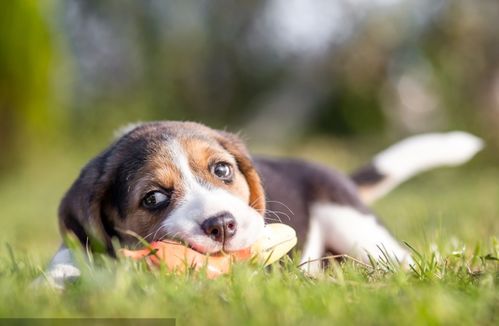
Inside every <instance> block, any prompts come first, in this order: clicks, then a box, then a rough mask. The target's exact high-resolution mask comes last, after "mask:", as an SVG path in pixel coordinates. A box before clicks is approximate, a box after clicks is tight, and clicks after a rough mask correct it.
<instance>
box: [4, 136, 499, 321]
mask: <svg viewBox="0 0 499 326" xmlns="http://www.w3.org/2000/svg"><path fill="white" fill-rule="evenodd" d="M321 148H322V146H321ZM314 151H315V149H314V148H313V147H310V148H309V147H308V146H305V147H304V148H303V149H302V150H301V152H300V155H304V156H308V155H309V154H310V153H314ZM93 153H95V151H94V150H92V149H88V150H85V149H83V150H82V149H81V148H80V149H78V148H76V149H68V150H65V151H60V150H58V149H54V150H53V151H51V152H44V155H35V156H34V157H33V160H32V161H31V163H29V164H27V165H26V166H23V167H22V168H20V169H19V171H17V172H16V173H13V174H12V175H11V176H9V177H7V178H5V179H3V180H2V182H1V183H0V230H2V231H1V234H0V317H173V318H176V319H177V322H178V324H180V325H190V324H236V325H238V324H244V325H246V324H277V323H279V324H304V325H310V324H328V325H330V324H332V323H336V324H338V325H341V324H397V325H399V324H449V325H454V324H497V323H498V322H499V317H498V314H497V311H499V287H498V282H499V268H498V267H499V266H498V265H499V264H498V261H497V260H496V259H497V258H496V257H498V251H499V244H498V243H497V240H495V237H496V236H497V235H498V234H499V223H498V221H499V219H498V217H499V200H498V199H499V185H498V183H497V180H499V168H498V167H497V164H493V162H492V163H491V162H485V161H482V162H480V160H478V162H477V163H472V164H470V165H469V166H466V167H460V168H455V169H447V170H438V171H434V172H431V173H427V174H425V175H423V176H421V177H418V178H416V179H415V180H412V181H411V182H409V183H407V184H405V185H403V186H401V187H400V188H399V189H397V190H396V191H395V192H393V193H392V194H390V195H389V196H387V197H386V198H385V199H383V200H382V201H380V202H379V203H377V204H376V206H375V207H374V210H375V211H376V212H377V213H378V214H379V215H380V216H382V220H383V222H384V223H385V224H386V225H387V226H388V227H389V228H390V229H391V230H392V231H393V233H394V234H395V235H396V236H397V238H398V239H401V240H403V241H406V242H407V243H409V244H410V245H411V246H412V247H413V248H414V249H415V251H416V252H415V255H414V256H415V259H416V261H417V262H418V265H417V266H416V267H415V270H414V271H409V272H407V271H401V270H400V269H399V268H397V266H396V265H394V264H390V263H379V264H376V265H374V266H364V265H361V264H358V263H356V262H354V261H352V260H349V259H346V260H345V261H343V262H341V263H332V264H331V265H330V267H329V269H328V270H327V271H326V272H325V273H324V275H323V276H322V277H320V278H318V279H312V278H309V277H306V276H304V275H303V274H302V273H301V272H300V271H299V270H298V269H297V267H296V261H293V260H291V259H286V260H285V261H284V262H283V263H282V264H275V265H273V267H272V268H271V269H267V270H265V269H263V268H260V267H255V266H250V265H246V264H243V265H240V266H235V268H234V271H233V273H231V274H230V275H227V276H224V277H220V278H218V279H216V280H207V279H206V278H204V277H203V275H183V276H179V275H166V274H165V273H160V272H151V271H148V270H147V269H146V268H145V267H144V266H143V265H142V264H140V263H135V262H129V261H120V262H116V261H113V260H110V259H105V258H104V259H99V263H96V264H92V265H89V264H85V263H82V271H83V277H82V278H81V279H80V280H79V281H77V282H76V283H75V284H73V285H71V286H69V287H68V288H67V289H66V290H65V291H63V292H61V291H58V290H54V289H50V288H43V287H42V288H33V287H31V286H30V284H31V282H32V281H33V279H34V278H36V277H37V276H39V275H40V273H41V272H42V271H43V268H44V266H45V264H46V263H47V261H48V259H49V258H50V256H51V255H52V254H53V253H54V251H55V250H56V249H57V246H58V245H59V241H60V240H59V236H58V232H57V221H56V217H55V212H56V208H57V205H58V201H59V199H60V197H61V196H62V194H63V192H64V190H65V189H66V188H67V187H68V186H69V184H70V182H71V181H72V180H73V179H74V178H75V176H76V174H77V172H78V169H79V168H80V167H81V166H82V165H83V164H84V163H85V161H86V160H87V159H88V158H89V157H90V156H91V155H92V154H93ZM338 153H339V154H338ZM366 155H367V152H362V153H360V157H367V156H366ZM316 157H317V159H318V160H320V161H324V162H326V161H327V162H330V164H332V165H336V166H340V167H347V166H352V165H354V164H355V163H357V162H358V159H357V158H355V157H353V156H352V154H351V153H348V151H346V150H345V147H342V144H341V143H340V144H337V146H336V145H335V149H334V150H333V149H329V151H328V150H327V149H326V150H325V151H324V150H321V154H320V155H318V156H316ZM35 158H36V159H35Z"/></svg>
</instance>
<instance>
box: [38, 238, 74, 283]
mask: <svg viewBox="0 0 499 326" xmlns="http://www.w3.org/2000/svg"><path fill="white" fill-rule="evenodd" d="M80 275H81V272H80V270H79V269H78V268H77V267H76V264H75V262H74V259H73V256H72V254H71V251H70V250H69V249H68V248H67V247H66V246H65V245H61V247H60V248H59V250H58V251H57V252H56V254H55V255H54V257H53V258H52V260H51V261H50V264H49V266H48V268H47V271H46V272H45V274H44V275H43V276H41V277H39V278H38V279H37V280H36V281H35V283H36V284H40V283H42V282H43V281H44V279H45V280H46V281H47V282H48V283H49V285H51V286H54V287H56V288H59V289H63V288H64V285H65V283H67V282H74V281H75V280H76V279H78V278H79V277H80Z"/></svg>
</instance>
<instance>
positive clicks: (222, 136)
mask: <svg viewBox="0 0 499 326" xmlns="http://www.w3.org/2000/svg"><path fill="white" fill-rule="evenodd" d="M481 147H482V142H481V140H480V139H478V138H477V137H475V136H472V135H469V134H467V133H463V132H453V133H448V134H427V135H422V136H415V137H412V138H409V139H407V140H405V141H402V142H401V143H399V144H396V145H394V146H392V147H390V148H389V149H387V150H386V151H384V152H382V153H380V154H379V155H377V156H376V157H375V158H374V159H373V161H372V162H371V163H369V164H368V165H367V166H365V167H364V168H361V169H360V170H358V171H357V172H354V173H353V174H352V175H350V176H347V175H344V174H341V173H339V172H337V171H335V170H332V169H331V168H328V167H324V166H321V165H318V164H315V163H311V162H306V161H302V160H296V159H276V158H264V157H256V156H255V157H252V156H250V154H249V152H248V150H247V149H246V147H245V145H244V144H243V142H242V141H241V140H240V139H239V138H238V137H237V136H236V135H234V134H231V133H228V132H225V131H218V130H214V129H211V128H208V127H206V126H204V125H202V124H198V123H193V122H174V121H164V122H151V123H144V124H140V125H136V126H133V127H131V128H127V130H126V131H125V132H123V133H122V135H121V136H119V137H118V138H117V139H116V140H115V141H114V143H113V144H111V145H110V146H109V147H108V148H107V149H105V150H104V151H103V152H102V153H100V154H99V155H98V156H97V157H95V158H94V159H92V160H91V161H90V162H89V163H88V164H87V165H86V166H85V167H84V168H83V170H82V171H81V173H80V176H79V177H78V178H77V179H76V181H75V182H74V183H73V185H72V186H71V188H70V189H69V190H68V192H67V193H66V195H65V196H64V198H63V200H62V202H61V205H60V209H59V225H60V231H61V233H62V234H63V235H64V234H67V233H73V234H74V235H76V237H77V238H78V239H79V241H80V242H81V243H82V245H84V246H86V247H87V248H90V250H105V251H106V252H107V253H108V254H109V255H111V256H114V255H115V252H114V248H113V245H112V239H117V240H119V242H120V243H121V244H122V245H134V244H136V243H137V239H136V238H135V237H133V236H131V235H130V234H131V233H130V232H129V231H132V232H133V233H134V234H137V235H139V236H140V237H142V238H144V239H146V240H147V241H150V242H151V241H156V240H161V239H176V240H180V241H182V242H184V243H185V244H187V245H188V246H190V247H192V248H194V249H195V250H197V251H199V252H202V253H207V254H209V253H215V252H219V251H221V250H224V251H229V252H230V251H236V250H239V249H243V248H246V247H248V246H250V245H251V244H252V243H253V242H255V241H256V240H257V239H258V238H259V237H260V236H261V234H262V232H263V229H264V224H265V223H266V222H270V221H275V220H276V219H277V220H278V221H280V222H282V223H287V224H289V225H290V226H292V227H293V228H294V229H295V230H296V232H297V236H298V248H299V249H300V250H301V253H302V254H301V257H302V258H301V261H302V263H304V265H303V268H304V269H305V270H306V271H308V272H310V273H316V272H318V271H319V270H320V268H321V265H320V264H319V263H318V262H317V260H318V259H319V258H321V257H322V256H323V255H324V254H325V253H326V252H333V253H336V254H348V255H351V256H353V257H356V258H357V259H359V260H362V261H365V262H368V261H369V258H370V257H373V258H374V259H376V258H379V257H381V256H382V255H383V254H388V255H389V256H390V257H392V258H393V259H395V260H398V261H400V262H402V263H403V262H406V263H410V261H411V260H410V255H409V253H408V251H407V250H406V249H405V248H404V247H403V246H402V245H401V244H400V243H399V242H398V241H397V240H396V239H395V238H394V237H393V236H392V235H391V234H390V232H389V231H388V230H387V229H386V227H385V226H383V224H381V223H380V222H379V221H378V219H377V218H376V216H375V214H374V213H373V212H372V211H371V210H370V209H369V208H368V206H367V205H368V204H370V203H372V202H373V201H375V200H376V199H378V198H380V197H381V196H382V195H384V194H385V193H387V192H388V191H389V190H391V189H393V188H394V187H395V186H397V185H398V184H400V183H401V182H403V181H404V180H406V179H408V178H410V177H411V176H413V175H415V174H416V173H419V172H421V171H424V170H427V169H430V168H433V167H437V166H441V165H457V164H461V163H463V162H465V161H467V160H468V159H470V158H471V157H472V156H473V155H474V154H475V153H476V152H477V151H479V150H480V149H481ZM381 251H384V253H383V252H381ZM46 276H47V277H48V278H49V279H51V280H53V281H54V283H55V285H58V286H62V285H63V282H64V281H65V280H67V279H71V278H74V277H78V276H79V270H78V269H77V268H76V267H75V264H74V263H73V261H72V257H71V253H70V252H69V250H68V249H67V248H66V247H65V246H64V245H62V246H61V248H60V249H59V251H58V252H57V253H56V255H55V256H54V258H53V259H52V262H51V263H50V266H49V268H48V272H47V274H46Z"/></svg>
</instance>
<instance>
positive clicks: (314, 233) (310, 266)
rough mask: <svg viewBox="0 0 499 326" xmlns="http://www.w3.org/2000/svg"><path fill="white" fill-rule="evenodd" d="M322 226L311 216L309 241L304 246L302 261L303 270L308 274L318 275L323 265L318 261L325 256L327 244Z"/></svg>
mask: <svg viewBox="0 0 499 326" xmlns="http://www.w3.org/2000/svg"><path fill="white" fill-rule="evenodd" d="M321 227H322V226H321V224H320V223H319V221H318V220H317V218H316V217H315V216H313V215H312V216H311V218H310V223H309V228H308V234H307V241H306V242H305V245H304V246H303V253H302V257H301V261H300V265H301V269H302V270H303V271H305V272H307V273H308V274H311V275H317V274H318V273H319V272H320V271H321V267H322V263H321V261H319V260H318V259H320V258H321V257H322V255H323V254H324V248H325V242H324V236H325V234H324V232H323V230H321Z"/></svg>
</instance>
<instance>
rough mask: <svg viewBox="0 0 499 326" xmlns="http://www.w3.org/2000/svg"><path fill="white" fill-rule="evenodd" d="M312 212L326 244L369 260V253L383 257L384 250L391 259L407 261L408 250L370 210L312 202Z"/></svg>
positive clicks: (336, 249)
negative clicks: (362, 211)
mask: <svg viewBox="0 0 499 326" xmlns="http://www.w3.org/2000/svg"><path fill="white" fill-rule="evenodd" d="M311 216H312V217H313V218H314V219H317V221H318V224H319V225H320V230H321V231H322V233H323V236H324V238H325V244H326V246H327V248H330V249H333V250H334V251H336V252H341V253H346V254H348V255H350V256H353V257H355V258H357V259H360V260H362V261H363V262H366V263H368V262H369V257H368V255H370V256H372V257H373V258H374V259H379V258H383V257H384V255H383V252H382V251H381V249H380V248H382V249H383V251H386V253H387V254H388V255H389V256H390V257H391V258H392V259H394V260H398V261H399V262H402V263H403V262H405V263H408V262H409V263H410V262H411V258H410V256H409V253H408V252H407V251H406V250H405V249H404V248H403V247H402V246H401V245H400V244H399V243H398V241H397V240H395V239H394V238H393V237H392V235H391V234H390V233H389V232H388V231H387V230H386V228H385V227H384V226H382V225H381V224H379V223H378V221H377V220H376V218H375V217H374V216H373V215H370V214H363V213H361V212H359V211H357V210H356V209H354V208H352V207H348V206H340V205H336V204H332V203H315V204H313V205H312V207H311Z"/></svg>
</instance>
